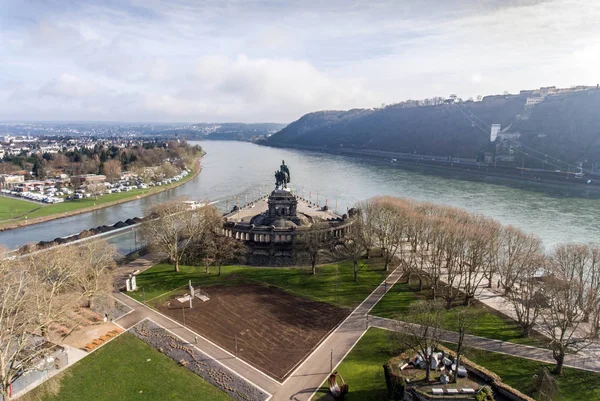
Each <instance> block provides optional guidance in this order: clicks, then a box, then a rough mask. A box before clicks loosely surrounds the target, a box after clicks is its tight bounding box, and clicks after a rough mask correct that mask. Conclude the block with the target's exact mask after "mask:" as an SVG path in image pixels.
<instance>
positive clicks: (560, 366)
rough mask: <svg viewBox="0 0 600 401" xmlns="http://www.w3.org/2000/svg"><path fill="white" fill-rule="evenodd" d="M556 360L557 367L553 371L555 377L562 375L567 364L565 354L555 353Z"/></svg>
mask: <svg viewBox="0 0 600 401" xmlns="http://www.w3.org/2000/svg"><path fill="white" fill-rule="evenodd" d="M554 359H556V366H555V367H554V370H553V371H552V373H554V374H555V375H562V372H563V364H564V363H565V353H564V352H558V353H555V355H554Z"/></svg>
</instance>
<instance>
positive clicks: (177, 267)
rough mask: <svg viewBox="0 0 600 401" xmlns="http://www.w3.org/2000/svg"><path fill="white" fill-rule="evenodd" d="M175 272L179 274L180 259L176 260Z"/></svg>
mask: <svg viewBox="0 0 600 401" xmlns="http://www.w3.org/2000/svg"><path fill="white" fill-rule="evenodd" d="M173 267H174V268H175V271H176V272H177V273H179V259H175V263H174V264H173Z"/></svg>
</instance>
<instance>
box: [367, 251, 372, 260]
mask: <svg viewBox="0 0 600 401" xmlns="http://www.w3.org/2000/svg"><path fill="white" fill-rule="evenodd" d="M370 257H371V248H368V249H367V259H369V258H370Z"/></svg>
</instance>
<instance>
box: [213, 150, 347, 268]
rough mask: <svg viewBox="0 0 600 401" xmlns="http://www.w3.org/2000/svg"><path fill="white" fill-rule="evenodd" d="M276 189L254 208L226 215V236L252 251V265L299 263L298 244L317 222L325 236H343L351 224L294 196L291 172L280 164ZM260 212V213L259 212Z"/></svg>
mask: <svg viewBox="0 0 600 401" xmlns="http://www.w3.org/2000/svg"><path fill="white" fill-rule="evenodd" d="M274 177H275V189H274V190H273V191H272V192H271V193H270V194H269V195H268V197H266V198H262V199H259V200H258V201H256V202H253V205H254V207H248V206H247V207H241V208H239V209H237V208H236V209H235V210H233V211H232V212H231V213H229V214H227V215H226V216H225V224H224V226H223V230H224V233H225V235H227V236H229V237H232V238H235V239H237V240H240V241H244V243H245V244H246V245H247V246H248V248H249V255H248V257H247V258H246V260H247V262H248V263H249V264H257V265H274V266H287V265H293V264H295V263H296V262H297V258H296V256H297V255H295V247H294V244H295V242H296V241H297V240H298V239H300V238H301V237H302V236H303V235H305V234H306V232H307V231H308V230H309V229H310V228H311V226H312V225H313V224H314V223H315V222H316V221H321V222H324V223H327V224H321V225H320V227H323V228H322V229H321V231H323V235H324V236H327V237H330V238H336V237H341V236H342V235H343V234H344V233H345V232H346V231H347V229H348V227H349V225H350V222H349V220H347V218H346V216H345V215H344V216H342V215H339V214H337V213H335V212H333V211H331V210H328V209H327V207H323V208H321V207H319V206H318V205H315V204H313V203H312V202H310V201H308V200H306V199H302V198H300V197H298V196H297V195H295V194H294V192H293V191H292V189H291V188H290V187H289V185H288V184H290V182H291V179H290V177H291V175H290V169H289V167H288V166H287V165H286V164H285V161H282V162H281V165H280V166H279V170H276V171H275V174H274ZM257 212H258V213H257Z"/></svg>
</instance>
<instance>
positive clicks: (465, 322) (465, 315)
mask: <svg viewBox="0 0 600 401" xmlns="http://www.w3.org/2000/svg"><path fill="white" fill-rule="evenodd" d="M454 321H455V323H456V328H457V331H458V342H457V345H456V361H455V363H456V368H457V369H456V370H454V378H453V380H454V382H456V381H457V378H458V367H459V366H460V357H461V356H462V354H463V352H464V347H465V334H467V331H469V329H470V328H471V327H472V326H473V322H475V319H474V318H473V315H472V313H471V310H470V309H465V308H463V309H457V310H456V312H455V313H454Z"/></svg>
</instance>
